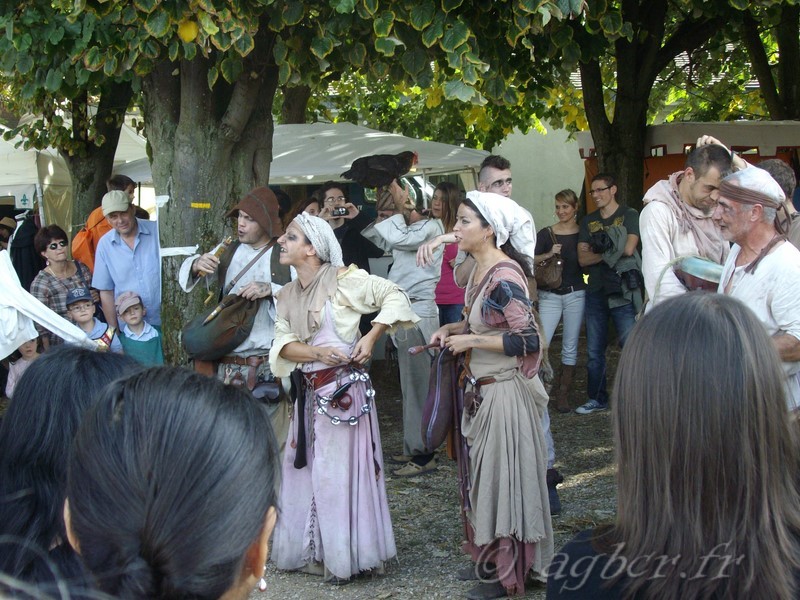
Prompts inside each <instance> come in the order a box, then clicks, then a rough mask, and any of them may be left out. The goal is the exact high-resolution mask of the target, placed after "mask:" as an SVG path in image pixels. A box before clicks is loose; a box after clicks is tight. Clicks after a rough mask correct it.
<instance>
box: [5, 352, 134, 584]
mask: <svg viewBox="0 0 800 600" xmlns="http://www.w3.org/2000/svg"><path fill="white" fill-rule="evenodd" d="M138 368H139V367H138V366H137V363H136V362H135V361H134V360H133V359H131V358H128V357H125V356H122V355H119V354H112V353H99V352H91V351H89V350H84V349H81V348H77V347H75V346H67V345H64V346H58V347H56V348H53V349H51V350H49V351H47V352H45V353H44V354H42V356H40V357H39V358H37V359H36V360H35V361H33V363H31V365H30V366H29V367H28V368H27V370H26V371H25V372H24V373H23V375H22V377H21V378H20V380H19V383H17V386H16V388H15V389H14V398H13V399H12V400H11V403H10V404H9V407H8V410H7V412H6V414H5V417H4V418H3V422H2V426H0V536H2V537H1V538H0V539H2V542H0V572H2V573H5V574H7V575H10V576H12V577H16V578H18V579H21V580H24V581H36V582H42V581H52V577H53V573H52V567H53V564H51V563H52V562H55V563H61V564H56V565H55V566H56V567H58V569H59V570H60V571H61V574H62V575H65V576H66V575H67V574H68V572H69V570H70V568H71V567H74V566H75V565H71V567H70V566H69V565H67V564H65V563H69V562H70V561H71V560H74V557H72V555H73V553H72V551H71V549H69V546H68V545H67V544H66V530H65V529H64V521H63V518H62V507H63V504H64V496H65V489H66V481H67V455H68V452H69V448H70V444H71V442H72V438H73V437H74V435H75V432H76V431H77V429H78V425H79V424H80V421H81V418H82V417H83V415H84V413H85V412H86V410H87V409H88V408H89V406H91V404H92V402H93V401H94V399H95V397H96V396H97V394H98V393H99V392H100V390H102V388H103V387H104V386H105V385H106V384H108V383H109V382H110V381H112V380H114V379H116V378H117V377H122V376H123V375H128V374H130V373H131V372H133V371H134V370H136V369H138ZM61 542H64V546H65V548H62V550H64V551H63V552H62V551H61V550H59V548H60V547H61ZM48 550H50V552H49V555H48ZM71 557H72V558H71ZM61 558H63V559H64V560H63V562H62V561H61V560H60V559H61ZM76 564H77V561H76Z"/></svg>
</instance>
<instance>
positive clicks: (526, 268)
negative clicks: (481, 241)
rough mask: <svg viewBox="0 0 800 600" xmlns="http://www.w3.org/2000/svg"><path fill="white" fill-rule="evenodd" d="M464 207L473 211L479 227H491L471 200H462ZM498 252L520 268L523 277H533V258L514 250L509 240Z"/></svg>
mask: <svg viewBox="0 0 800 600" xmlns="http://www.w3.org/2000/svg"><path fill="white" fill-rule="evenodd" d="M464 205H465V206H468V207H469V208H470V209H471V210H473V211H475V214H476V215H478V218H479V219H480V221H481V225H483V226H484V227H491V225H490V224H489V221H487V220H486V219H485V218H484V216H483V215H482V214H481V211H480V210H478V207H477V206H475V203H474V202H472V200H470V199H466V200H464ZM492 237H494V236H492ZM500 250H502V251H503V254H505V255H506V256H507V257H508V258H510V259H511V260H513V261H514V262H516V263H517V264H518V265H519V266H520V268H521V269H522V272H523V273H525V277H533V268H532V265H533V257H531V256H528V255H527V254H523V253H522V252H519V251H518V250H517V249H516V248H514V246H512V245H511V240H507V241H506V243H505V244H503V245H502V246H500Z"/></svg>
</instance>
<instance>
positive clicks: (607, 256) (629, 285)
mask: <svg viewBox="0 0 800 600" xmlns="http://www.w3.org/2000/svg"><path fill="white" fill-rule="evenodd" d="M589 193H590V194H591V196H592V198H594V201H595V205H596V206H597V210H595V211H594V212H592V213H590V214H588V215H586V216H585V217H584V218H583V219H581V223H580V231H579V233H578V262H579V263H580V265H581V266H582V267H583V268H584V270H585V271H586V273H588V275H589V282H588V285H587V288H586V309H585V314H586V343H587V351H588V355H589V360H588V362H587V365H586V370H587V379H588V386H587V392H588V395H589V400H588V402H586V403H585V404H584V405H583V406H580V407H578V408H576V409H575V412H576V413H578V414H579V415H588V414H591V413H593V412H597V411H600V410H606V409H607V408H608V392H607V390H606V348H607V347H608V319H609V317H611V319H612V320H613V321H614V327H615V328H616V330H617V340H618V341H619V345H620V347H622V346H623V345H624V344H625V339H626V338H627V337H628V333H629V332H630V330H631V329H632V328H633V325H634V324H635V322H636V306H637V304H639V303H640V302H641V293H640V289H639V288H640V282H641V272H640V271H639V269H640V268H641V259H639V257H638V252H637V251H636V246H637V245H638V243H639V214H638V213H637V212H636V211H635V210H634V209H632V208H628V207H626V206H620V205H619V204H618V203H617V199H616V194H617V186H616V185H615V183H614V178H613V177H612V176H611V175H608V174H605V173H600V174H598V175H595V176H594V177H593V178H592V183H591V191H590V192H589ZM637 265H638V268H637ZM637 296H638V298H637Z"/></svg>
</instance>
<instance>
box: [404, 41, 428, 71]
mask: <svg viewBox="0 0 800 600" xmlns="http://www.w3.org/2000/svg"><path fill="white" fill-rule="evenodd" d="M400 64H402V65H403V69H404V70H405V72H406V73H408V74H409V75H411V76H415V75H417V74H418V73H419V72H420V71H422V70H423V69H424V68H425V67H426V65H427V64H428V55H427V54H426V53H425V52H423V51H422V50H420V49H419V48H416V49H414V50H407V51H406V52H404V53H403V55H402V56H401V57H400Z"/></svg>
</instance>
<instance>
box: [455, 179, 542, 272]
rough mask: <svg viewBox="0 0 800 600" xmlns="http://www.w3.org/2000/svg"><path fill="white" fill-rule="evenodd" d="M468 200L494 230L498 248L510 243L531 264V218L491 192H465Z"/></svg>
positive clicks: (533, 246) (533, 233)
mask: <svg viewBox="0 0 800 600" xmlns="http://www.w3.org/2000/svg"><path fill="white" fill-rule="evenodd" d="M467 200H470V201H471V202H472V203H473V204H474V205H475V206H476V207H477V209H478V211H479V212H480V213H481V216H482V217H483V218H484V219H486V221H487V222H488V223H489V225H491V226H492V229H494V235H495V239H496V242H497V247H498V248H499V247H500V246H502V245H503V244H505V243H506V242H507V241H509V240H510V241H511V245H512V246H514V249H515V250H516V251H517V252H520V253H521V254H524V255H525V256H527V257H528V258H529V259H530V262H531V265H532V264H533V256H534V254H535V250H536V229H535V228H534V225H533V216H532V215H531V213H529V212H528V211H527V210H525V209H524V208H522V207H521V206H520V205H519V204H517V203H516V202H514V201H513V200H512V199H511V198H506V197H505V196H501V195H500V194H493V193H491V192H479V191H477V190H475V191H472V192H467Z"/></svg>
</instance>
